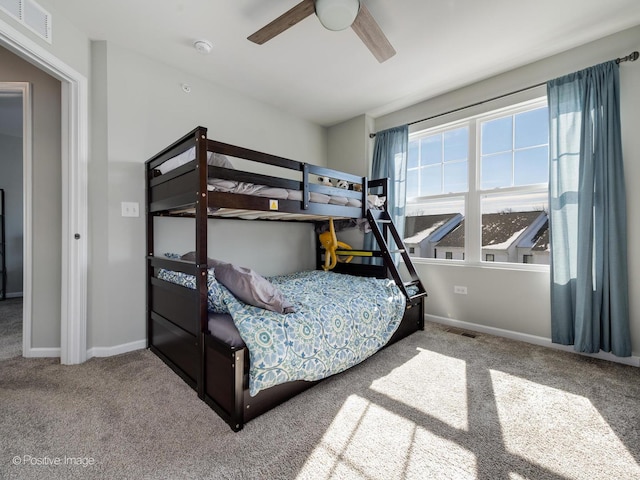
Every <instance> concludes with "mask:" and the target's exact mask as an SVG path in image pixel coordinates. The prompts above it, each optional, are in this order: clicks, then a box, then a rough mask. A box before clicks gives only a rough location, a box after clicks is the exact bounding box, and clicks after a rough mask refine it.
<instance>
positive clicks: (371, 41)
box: [247, 0, 396, 63]
mask: <svg viewBox="0 0 640 480" xmlns="http://www.w3.org/2000/svg"><path fill="white" fill-rule="evenodd" d="M312 13H315V14H316V16H317V17H318V19H319V20H320V23H321V24H322V25H323V26H324V27H325V28H327V29H328V30H334V31H337V30H344V29H346V28H349V27H351V28H352V29H353V31H354V32H356V34H357V35H358V36H359V37H360V39H361V40H362V41H363V43H364V44H365V45H366V46H367V48H368V49H369V50H370V51H371V53H373V55H374V57H376V59H377V60H378V62H380V63H382V62H384V61H385V60H388V59H389V58H391V57H393V56H394V55H395V54H396V51H395V49H394V48H393V46H392V45H391V43H389V40H387V37H386V36H385V35H384V33H383V32H382V30H381V29H380V26H379V25H378V24H377V23H376V21H375V19H374V18H373V16H371V13H369V10H368V9H367V7H366V6H365V5H364V2H362V1H361V0H302V1H301V2H300V3H298V4H297V5H296V6H295V7H293V8H291V9H290V10H288V11H287V12H285V13H283V14H282V15H280V16H279V17H278V18H276V19H275V20H274V21H272V22H271V23H269V24H267V25H265V26H264V27H262V28H261V29H260V30H258V31H257V32H255V33H254V34H252V35H250V36H249V37H247V39H248V40H251V41H252V42H253V43H257V44H258V45H262V44H263V43H265V42H267V41H269V40H271V39H272V38H273V37H275V36H277V35H279V34H281V33H282V32H284V31H285V30H287V29H288V28H291V27H293V26H294V25H295V24H296V23H298V22H300V21H301V20H304V19H305V18H307V17H308V16H309V15H311V14H312Z"/></svg>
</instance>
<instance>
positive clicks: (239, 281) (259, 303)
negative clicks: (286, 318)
mask: <svg viewBox="0 0 640 480" xmlns="http://www.w3.org/2000/svg"><path fill="white" fill-rule="evenodd" d="M213 262H214V272H215V276H216V279H217V280H218V281H219V282H220V283H221V284H223V285H224V286H225V287H227V288H228V289H229V291H231V293H233V295H234V296H236V297H237V298H238V299H240V300H242V301H243V302H244V303H246V304H248V305H253V306H254V307H259V308H264V309H265V310H271V311H273V312H277V313H293V312H295V308H294V307H293V305H292V304H291V303H289V302H288V301H287V300H286V299H285V298H284V295H283V294H282V292H281V291H280V290H278V288H277V287H275V286H274V285H273V284H271V282H269V281H268V280H267V279H266V278H264V277H263V276H261V275H260V274H258V273H256V272H254V271H253V270H251V269H250V268H245V267H239V266H237V265H233V264H231V263H226V262H220V261H217V260H213Z"/></svg>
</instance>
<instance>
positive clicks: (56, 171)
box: [0, 47, 62, 348]
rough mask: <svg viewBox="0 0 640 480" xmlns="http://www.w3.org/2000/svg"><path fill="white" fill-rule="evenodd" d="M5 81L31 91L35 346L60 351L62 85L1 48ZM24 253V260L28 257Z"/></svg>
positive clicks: (1, 74)
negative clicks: (29, 87)
mask: <svg viewBox="0 0 640 480" xmlns="http://www.w3.org/2000/svg"><path fill="white" fill-rule="evenodd" d="M0 81H3V82H30V83H31V85H32V102H31V103H32V113H33V117H32V121H33V124H32V125H33V127H32V136H33V164H32V165H33V187H32V190H33V252H31V258H32V262H33V272H24V274H25V275H29V274H31V275H32V276H33V278H32V280H33V292H32V294H33V305H32V328H31V332H32V333H31V335H32V338H31V346H32V347H33V348H56V347H60V295H61V291H60V278H61V260H60V252H61V251H62V244H61V222H62V213H61V202H62V191H61V176H62V173H61V156H60V152H61V140H60V139H61V127H60V118H61V110H60V101H61V100H60V98H61V97H60V87H61V86H60V82H59V81H58V80H56V79H55V78H53V77H51V76H50V75H47V74H46V73H44V72H42V71H41V70H39V69H37V68H35V67H34V66H33V65H31V64H30V63H27V62H26V61H24V60H22V59H21V58H19V57H17V56H16V55H14V54H13V53H11V52H9V51H8V50H6V49H4V48H1V47H0ZM28 254H29V253H28V252H25V255H28Z"/></svg>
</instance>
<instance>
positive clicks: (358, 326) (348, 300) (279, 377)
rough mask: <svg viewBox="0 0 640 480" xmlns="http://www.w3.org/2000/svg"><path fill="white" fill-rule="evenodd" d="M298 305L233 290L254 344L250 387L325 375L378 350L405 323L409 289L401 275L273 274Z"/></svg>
mask: <svg viewBox="0 0 640 480" xmlns="http://www.w3.org/2000/svg"><path fill="white" fill-rule="evenodd" d="M269 280H270V281H271V283H273V284H274V285H276V286H277V287H278V288H279V289H280V290H281V291H282V293H283V294H284V296H285V298H287V299H288V300H289V301H290V302H291V303H293V305H294V306H295V308H296V312H295V313H289V314H286V315H282V314H279V313H275V312H271V311H268V310H263V309H260V308H257V307H252V306H248V305H246V304H244V303H242V302H240V301H239V300H237V299H235V297H233V296H232V295H229V297H230V298H227V299H226V303H227V307H228V308H229V312H230V313H231V315H232V317H233V320H234V323H235V324H236V326H237V327H238V330H239V331H240V335H241V337H242V339H243V340H244V342H245V344H246V345H247V347H248V349H249V355H250V357H251V366H250V371H249V393H250V394H251V395H252V396H253V395H255V394H257V393H258V392H259V391H260V390H263V389H265V388H268V387H271V386H273V385H277V384H280V383H285V382H289V381H292V380H319V379H322V378H325V377H328V376H330V375H333V374H336V373H339V372H342V371H344V370H346V369H348V368H350V367H352V366H354V365H356V364H358V363H360V362H362V361H363V360H365V359H366V358H368V357H370V356H371V355H373V354H374V353H375V352H377V351H378V350H380V348H382V347H383V346H384V345H385V344H386V343H387V342H388V341H389V339H390V338H391V336H392V335H393V333H394V332H395V331H396V329H397V328H398V325H400V322H401V321H402V316H403V314H404V308H405V297H404V295H402V293H401V292H400V289H399V288H398V287H397V286H396V284H395V283H394V282H393V280H387V279H384V280H381V279H375V278H364V277H354V276H351V275H342V274H338V273H333V272H325V271H320V270H316V271H311V272H302V273H295V274H292V275H283V276H278V277H270V278H269Z"/></svg>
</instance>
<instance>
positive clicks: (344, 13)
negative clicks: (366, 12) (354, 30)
mask: <svg viewBox="0 0 640 480" xmlns="http://www.w3.org/2000/svg"><path fill="white" fill-rule="evenodd" d="M315 7H316V16H317V17H318V19H319V20H320V23H322V26H323V27H324V28H326V29H328V30H333V31H338V30H344V29H346V28H349V27H350V26H351V24H352V23H353V21H354V20H355V19H356V16H357V15H358V11H359V10H360V0H316V4H315Z"/></svg>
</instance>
